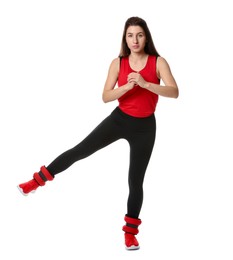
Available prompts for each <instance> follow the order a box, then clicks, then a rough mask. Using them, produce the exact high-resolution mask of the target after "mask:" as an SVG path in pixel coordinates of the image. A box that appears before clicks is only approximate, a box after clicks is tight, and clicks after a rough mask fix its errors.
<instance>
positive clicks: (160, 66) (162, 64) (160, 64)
mask: <svg viewBox="0 0 233 260" xmlns="http://www.w3.org/2000/svg"><path fill="white" fill-rule="evenodd" d="M164 70H170V67H169V64H168V62H167V60H166V59H165V58H164V57H161V56H158V58H157V62H156V71H157V74H158V77H159V78H161V76H160V75H161V73H162V72H163V71H164Z"/></svg>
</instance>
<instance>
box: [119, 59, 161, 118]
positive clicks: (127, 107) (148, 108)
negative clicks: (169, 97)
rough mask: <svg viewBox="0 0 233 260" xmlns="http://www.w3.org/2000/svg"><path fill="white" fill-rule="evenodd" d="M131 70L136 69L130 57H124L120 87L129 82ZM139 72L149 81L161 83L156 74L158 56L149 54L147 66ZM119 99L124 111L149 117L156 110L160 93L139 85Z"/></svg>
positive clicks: (132, 114)
mask: <svg viewBox="0 0 233 260" xmlns="http://www.w3.org/2000/svg"><path fill="white" fill-rule="evenodd" d="M131 72H135V71H134V70H132V69H131V67H130V64H129V58H128V57H123V58H122V59H121V64H120V71H119V75H118V87H121V86H123V85H125V84H126V83H127V76H128V74H129V73H131ZM139 73H140V74H141V76H142V77H143V78H144V79H145V80H146V81H147V82H151V83H155V84H159V83H160V80H159V78H158V77H157V75H156V56H150V55H149V56H148V59H147V63H146V66H145V67H144V68H143V69H142V70H141V71H139ZM118 101H119V108H120V109H121V110H122V111H123V112H124V113H126V114H128V115H131V116H134V117H148V116H150V115H152V114H153V113H154V112H155V108H156V105H157V102H158V95H157V94H154V93H152V92H151V91H149V90H147V89H144V88H141V87H140V86H138V85H137V86H135V87H134V88H133V89H131V90H129V91H128V92H127V93H125V94H124V95H123V96H121V97H120V98H119V99H118Z"/></svg>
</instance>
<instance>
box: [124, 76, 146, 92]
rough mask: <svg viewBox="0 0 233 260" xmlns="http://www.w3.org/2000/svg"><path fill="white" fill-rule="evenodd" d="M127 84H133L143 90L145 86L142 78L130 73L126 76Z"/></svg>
mask: <svg viewBox="0 0 233 260" xmlns="http://www.w3.org/2000/svg"><path fill="white" fill-rule="evenodd" d="M127 80H128V83H134V85H138V86H140V87H141V88H145V85H146V81H145V80H144V78H143V77H142V76H141V75H140V74H139V73H137V72H131V73H130V74H129V75H128V78H127Z"/></svg>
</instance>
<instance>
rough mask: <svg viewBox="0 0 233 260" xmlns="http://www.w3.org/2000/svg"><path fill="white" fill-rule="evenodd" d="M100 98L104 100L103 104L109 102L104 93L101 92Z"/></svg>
mask: <svg viewBox="0 0 233 260" xmlns="http://www.w3.org/2000/svg"><path fill="white" fill-rule="evenodd" d="M102 100H103V102H104V103H105V104H106V103H108V102H109V100H108V99H107V97H106V95H104V93H103V95H102Z"/></svg>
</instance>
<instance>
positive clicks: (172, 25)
mask: <svg viewBox="0 0 233 260" xmlns="http://www.w3.org/2000/svg"><path fill="white" fill-rule="evenodd" d="M230 4H231V1H230V0H229V1H227V0H222V1H215V0H213V1H207V0H205V1H197V0H195V1H185V0H183V1H182V0H179V1H173V0H163V1H161V0H160V1H156V0H153V1H152V0H151V1H146V0H144V1H138V0H134V1H131V0H129V1H103V0H100V1H94V0H91V1H69V0H66V1H53V0H46V1H45V0H40V1H33V0H30V1H29V0H28V1H26V0H21V1H11V0H5V1H4V0H2V1H1V2H0V55H1V56H0V88H1V94H0V111H1V112H0V113H1V127H0V142H1V145H0V153H1V154H0V158H1V178H0V180H1V182H0V183H1V184H0V185H1V188H0V198H1V208H0V209H1V215H0V218H1V221H0V237H1V243H0V245H1V250H0V258H1V259H4V260H8V259H16V257H17V259H24V260H29V259H33V260H37V259H45V260H47V259H57V258H59V259H69V260H72V259H111V260H112V259H117V260H119V259H158V260H163V259H164V260H165V259H169V260H171V259H179V260H183V259H185V260H187V259H188V260H191V259H195V260H196V259H203V260H206V259H224V260H228V259H229V260H232V259H233V251H232V245H233V224H232V223H233V221H232V220H233V210H232V198H233V188H232V186H233V177H232V174H233V167H232V152H233V150H232V146H233V140H232V132H233V126H232V111H233V105H232V58H233V51H232V46H233V40H232V23H233V19H232V11H231V5H230ZM130 16H140V17H142V18H144V19H145V20H146V21H147V24H148V26H149V28H150V31H151V34H152V36H153V40H154V43H155V45H156V48H157V49H158V51H159V53H160V55H161V56H163V57H164V58H166V60H167V61H168V63H169V64H170V66H171V69H172V72H173V74H174V76H175V79H176V81H177V83H178V85H179V89H180V97H179V98H178V99H176V100H174V99H166V98H162V97H161V98H160V100H159V104H158V107H157V111H156V118H157V126H158V127H157V139H156V144H155V148H154V152H153V154H152V158H151V161H150V164H149V167H148V171H147V174H146V178H145V183H144V204H143V208H142V211H141V215H140V217H141V219H142V222H143V223H142V225H141V227H140V233H139V235H138V239H139V242H140V244H141V249H140V250H139V251H135V252H127V251H126V250H125V249H124V244H123V232H122V231H121V228H122V225H123V224H124V221H123V218H124V214H125V213H126V200H127V196H128V187H127V170H128V155H129V149H128V145H127V143H126V142H125V141H123V140H121V141H119V142H116V143H114V144H112V145H111V146H109V147H107V148H105V149H103V150H101V151H99V152H98V153H96V154H94V155H93V156H91V157H89V158H87V159H85V160H82V161H80V162H78V163H76V164H74V165H73V166H72V167H70V168H69V169H68V170H66V171H65V172H63V173H61V174H59V175H57V176H56V178H55V180H54V181H53V182H49V183H47V184H46V186H45V187H43V188H39V189H38V190H37V192H36V193H35V194H33V195H30V196H28V197H24V196H22V195H21V194H20V193H19V191H18V190H17V189H16V185H18V184H19V183H21V182H25V181H28V180H29V179H31V177H32V174H33V173H34V172H36V171H38V170H39V168H40V166H41V165H48V164H49V163H50V162H51V161H52V160H53V159H54V158H55V157H57V156H58V155H59V154H60V153H62V152H64V151H65V150H67V149H69V148H71V147H73V146H74V145H76V144H77V143H78V142H79V141H81V140H82V139H83V138H84V137H85V136H86V135H87V134H88V133H89V132H90V131H91V130H92V129H93V128H94V127H95V126H96V125H97V124H98V123H99V122H100V121H101V120H102V119H104V118H105V117H106V116H107V115H108V114H109V113H110V112H111V111H112V110H113V109H114V108H115V106H116V105H117V102H113V103H109V104H104V103H103V102H102V99H101V95H102V89H103V85H104V82H105V79H106V75H107V71H108V67H109V65H110V63H111V61H112V59H114V58H115V57H117V56H118V54H119V51H120V43H121V37H122V32H123V27H124V23H125V20H126V19H127V18H129V17H130ZM15 255H16V256H15Z"/></svg>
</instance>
